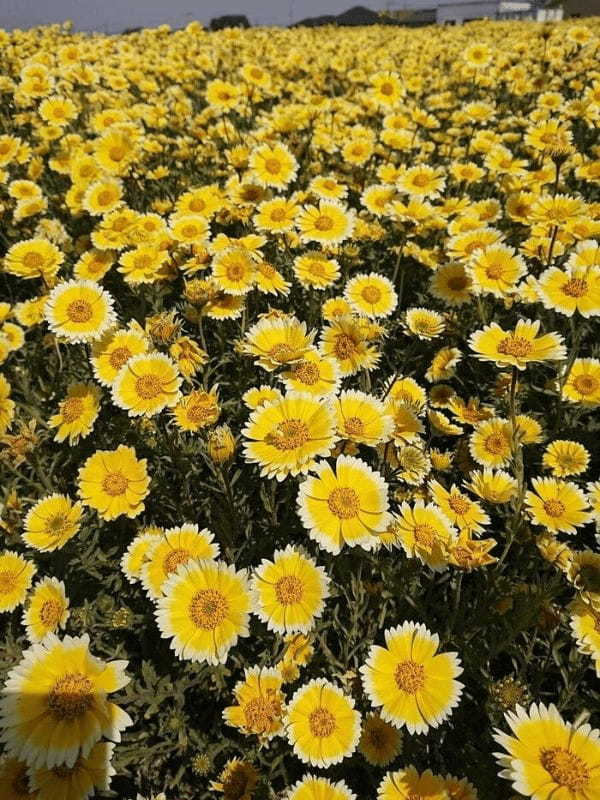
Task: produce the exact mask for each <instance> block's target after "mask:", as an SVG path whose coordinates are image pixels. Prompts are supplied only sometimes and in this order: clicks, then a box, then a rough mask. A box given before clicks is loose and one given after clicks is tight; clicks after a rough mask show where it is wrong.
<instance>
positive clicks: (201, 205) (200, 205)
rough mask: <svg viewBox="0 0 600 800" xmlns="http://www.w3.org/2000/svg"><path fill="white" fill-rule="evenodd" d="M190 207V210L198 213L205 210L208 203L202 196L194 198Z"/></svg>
mask: <svg viewBox="0 0 600 800" xmlns="http://www.w3.org/2000/svg"><path fill="white" fill-rule="evenodd" d="M188 208H189V209H190V211H194V212H195V213H198V212H199V211H204V209H205V208H206V203H205V202H204V200H202V199H201V198H200V197H196V198H194V200H192V201H191V202H190V204H189V206H188Z"/></svg>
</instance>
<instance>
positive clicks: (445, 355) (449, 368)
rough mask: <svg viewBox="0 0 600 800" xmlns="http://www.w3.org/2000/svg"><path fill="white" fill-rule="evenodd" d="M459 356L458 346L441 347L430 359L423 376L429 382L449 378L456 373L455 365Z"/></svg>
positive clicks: (460, 354) (460, 356)
mask: <svg viewBox="0 0 600 800" xmlns="http://www.w3.org/2000/svg"><path fill="white" fill-rule="evenodd" d="M461 358H462V353H461V352H460V350H459V349H458V347H441V348H440V349H439V350H438V351H437V352H436V353H435V355H434V356H433V358H432V359H431V364H430V365H429V368H428V369H427V372H426V373H425V377H426V378H427V380H428V381H429V382H430V383H437V382H438V381H447V380H450V379H451V378H453V377H454V375H455V374H456V365H457V364H458V362H459V361H460V360H461Z"/></svg>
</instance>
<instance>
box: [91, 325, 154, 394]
mask: <svg viewBox="0 0 600 800" xmlns="http://www.w3.org/2000/svg"><path fill="white" fill-rule="evenodd" d="M149 346H150V343H149V341H148V337H147V336H146V334H145V333H144V331H143V330H142V329H141V328H140V327H139V326H131V327H130V328H127V329H121V330H112V331H109V332H108V333H106V334H105V335H104V336H103V337H102V338H101V339H100V340H99V341H97V342H94V344H93V345H92V357H91V363H92V368H93V370H94V376H95V378H96V380H98V381H99V382H100V383H101V384H102V385H103V386H112V384H113V383H114V380H115V378H116V377H117V375H118V374H119V372H120V371H121V369H122V368H123V367H124V366H125V364H126V363H127V362H128V361H129V359H130V358H133V356H136V355H140V354H141V353H146V352H147V351H148V348H149Z"/></svg>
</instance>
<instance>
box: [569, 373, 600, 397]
mask: <svg viewBox="0 0 600 800" xmlns="http://www.w3.org/2000/svg"><path fill="white" fill-rule="evenodd" d="M573 386H574V387H575V389H576V390H577V391H578V392H579V394H584V395H585V394H593V393H594V392H595V391H596V389H597V388H598V380H597V378H594V377H593V376H592V375H578V376H577V377H576V378H575V379H574V380H573Z"/></svg>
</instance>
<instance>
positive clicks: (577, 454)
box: [542, 439, 590, 478]
mask: <svg viewBox="0 0 600 800" xmlns="http://www.w3.org/2000/svg"><path fill="white" fill-rule="evenodd" d="M589 463H590V454H589V452H588V451H587V449H586V448H585V447H584V446H583V445H582V444H580V443H579V442H573V441H571V440H570V439H555V440H554V441H553V442H550V444H549V445H548V446H547V447H546V449H545V450H544V455H543V457H542V465H543V466H544V467H546V469H549V470H550V471H551V472H552V475H553V476H554V477H555V478H566V477H568V476H569V475H581V473H582V472H585V471H586V469H587V468H588V465H589Z"/></svg>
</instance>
